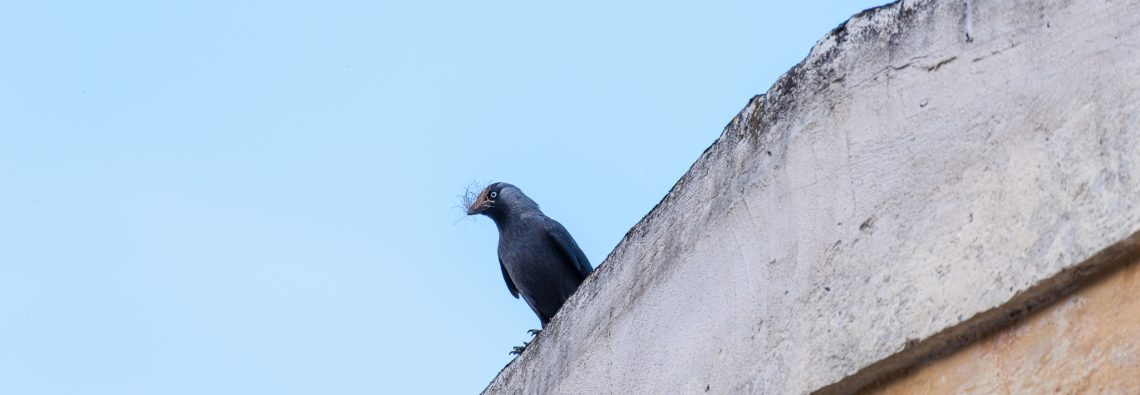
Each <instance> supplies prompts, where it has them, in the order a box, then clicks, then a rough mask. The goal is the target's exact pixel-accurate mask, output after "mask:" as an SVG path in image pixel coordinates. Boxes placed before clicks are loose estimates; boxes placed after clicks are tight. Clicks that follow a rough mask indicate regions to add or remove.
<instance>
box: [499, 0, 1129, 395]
mask: <svg viewBox="0 0 1140 395" xmlns="http://www.w3.org/2000/svg"><path fill="white" fill-rule="evenodd" d="M757 50H760V49H757ZM1138 126H1140V2H1135V1H1091V0H1073V1H1059V0H1034V1H977V0H972V1H904V2H902V3H894V4H891V5H888V6H885V7H882V8H878V9H875V10H870V11H867V12H864V13H861V14H859V15H856V16H855V17H853V18H852V19H851V20H849V21H848V22H847V23H846V24H845V25H844V26H841V27H840V28H838V29H836V30H835V31H833V32H831V33H830V34H828V35H827V36H826V37H824V38H823V39H822V40H820V42H819V43H818V44H817V45H816V46H815V48H814V49H812V51H811V54H810V55H809V56H808V57H807V59H805V60H804V62H803V63H801V64H800V65H798V66H796V67H795V68H793V69H792V70H791V71H789V72H788V73H787V74H786V75H785V76H784V77H783V78H782V79H781V80H780V81H779V82H778V83H777V84H776V85H775V86H774V87H773V88H772V89H771V90H769V91H768V93H767V94H766V95H762V96H757V97H756V98H754V99H753V100H752V101H751V102H749V103H748V105H747V106H746V107H745V108H744V110H743V111H742V112H741V113H740V114H739V115H738V116H737V117H736V118H735V119H733V120H732V122H731V123H730V124H729V125H728V126H727V127H726V129H725V131H724V133H723V135H722V136H721V137H720V138H719V139H718V140H717V141H716V143H714V144H713V145H712V146H711V147H709V149H708V150H707V151H706V152H705V153H704V154H703V155H702V156H701V157H700V159H698V160H697V162H696V163H695V164H694V165H693V167H692V168H691V169H690V170H689V172H688V173H687V174H686V175H685V176H684V177H682V178H681V180H680V181H678V183H677V185H676V186H675V187H674V188H673V189H672V190H671V191H670V192H669V193H668V195H666V196H665V198H664V199H663V200H662V201H661V203H660V204H659V205H658V206H657V207H655V208H654V209H653V210H652V211H651V212H650V213H649V214H648V215H646V216H645V218H644V219H643V220H642V221H641V222H640V223H638V224H637V225H636V226H635V227H634V228H633V229H632V230H631V231H630V232H629V234H627V235H626V237H625V238H624V239H623V240H622V241H621V243H620V244H619V245H618V246H617V247H616V248H615V249H614V251H613V252H612V253H611V254H610V256H609V257H608V258H607V259H606V260H605V262H604V263H603V264H602V265H601V267H600V269H599V270H598V271H597V272H596V273H595V274H594V275H593V276H592V277H591V278H590V279H588V280H587V281H586V283H585V284H583V286H582V288H580V289H579V291H578V293H577V294H575V296H574V297H573V298H572V299H571V300H570V301H569V302H567V305H566V306H565V307H564V308H563V310H562V312H561V313H560V314H559V316H558V317H556V319H555V320H554V322H553V323H552V324H551V325H550V326H549V327H548V328H547V329H546V331H545V332H544V333H542V334H541V335H540V336H539V338H538V339H537V340H536V341H535V342H534V343H532V344H531V346H530V347H529V348H528V349H527V351H526V352H525V353H524V354H523V355H522V356H520V357H519V358H518V359H516V360H515V361H514V362H512V363H511V364H510V365H508V366H507V367H506V368H504V369H503V371H502V372H501V373H500V374H499V375H498V376H497V377H496V378H495V379H494V381H492V382H491V384H490V385H489V386H488V388H487V392H489V393H628V392H636V393H676V392H687V393H693V392H710V393H738V392H752V393H779V394H784V393H807V392H814V391H819V392H822V393H847V392H851V391H855V390H858V389H860V388H863V387H864V386H865V385H867V384H868V383H871V382H874V381H877V380H881V379H882V378H884V377H886V376H887V375H889V374H891V373H892V372H895V371H897V370H898V369H903V368H907V367H911V366H914V365H915V364H917V363H921V362H924V361H926V360H929V359H930V358H932V357H934V356H938V355H941V354H945V353H948V352H951V351H953V350H956V349H958V348H960V347H962V346H963V345H964V344H965V343H968V342H971V341H973V340H974V339H976V338H978V337H980V336H982V335H984V334H986V333H989V332H990V330H991V329H992V328H994V327H995V326H999V325H1004V324H1007V323H1008V322H1009V321H1010V320H1014V319H1017V318H1019V317H1021V316H1024V315H1025V314H1026V312H1028V311H1030V310H1032V309H1033V308H1036V307H1039V306H1041V305H1043V304H1044V303H1046V302H1048V301H1050V300H1051V299H1053V298H1055V297H1056V296H1058V295H1061V294H1063V293H1064V292H1067V291H1068V290H1071V289H1072V288H1073V287H1074V286H1075V285H1077V284H1079V283H1080V282H1081V281H1082V280H1083V279H1085V278H1086V277H1088V276H1089V275H1092V274H1094V273H1096V272H1098V271H1099V270H1101V269H1102V268H1103V267H1106V266H1110V265H1116V264H1119V263H1120V262H1121V261H1123V260H1126V259H1129V254H1133V253H1134V252H1136V251H1140V233H1137V232H1138V231H1140V129H1138Z"/></svg>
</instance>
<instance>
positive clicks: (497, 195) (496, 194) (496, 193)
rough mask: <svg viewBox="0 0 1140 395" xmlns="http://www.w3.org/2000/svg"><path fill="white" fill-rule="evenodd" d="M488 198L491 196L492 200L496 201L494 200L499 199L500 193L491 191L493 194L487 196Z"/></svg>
mask: <svg viewBox="0 0 1140 395" xmlns="http://www.w3.org/2000/svg"><path fill="white" fill-rule="evenodd" d="M487 196H490V197H491V199H494V198H497V197H499V192H496V191H491V193H489V194H487Z"/></svg>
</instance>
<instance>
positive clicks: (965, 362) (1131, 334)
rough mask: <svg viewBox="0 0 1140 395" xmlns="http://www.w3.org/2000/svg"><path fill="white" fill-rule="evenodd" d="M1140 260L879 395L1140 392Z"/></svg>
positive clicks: (876, 391)
mask: <svg viewBox="0 0 1140 395" xmlns="http://www.w3.org/2000/svg"><path fill="white" fill-rule="evenodd" d="M1137 295H1140V257H1138V258H1137V259H1135V260H1134V261H1133V262H1132V263H1131V264H1130V265H1128V266H1127V267H1125V268H1123V269H1122V270H1119V271H1116V272H1114V273H1112V274H1111V275H1108V276H1104V277H1102V278H1100V279H1098V280H1097V281H1095V282H1094V283H1092V284H1090V285H1088V286H1087V287H1085V288H1083V289H1081V290H1079V291H1077V292H1076V293H1074V294H1073V295H1070V296H1067V297H1065V298H1064V299H1062V300H1059V301H1057V302H1056V303H1054V304H1052V305H1050V306H1049V307H1048V308H1046V309H1044V310H1042V311H1039V312H1036V313H1033V315H1032V316H1030V317H1027V318H1026V319H1025V320H1023V321H1021V322H1018V323H1017V324H1015V325H1013V326H1011V327H1009V328H1005V329H1003V330H1002V331H1000V332H997V333H995V334H992V335H990V336H987V337H986V338H985V339H983V340H981V341H979V342H977V343H976V344H972V345H970V346H969V347H967V348H965V349H963V350H960V351H958V352H955V353H954V354H953V355H950V356H947V357H946V358H944V359H940V360H937V361H934V362H932V363H930V364H929V365H926V366H923V367H921V368H919V369H917V370H915V371H914V372H912V373H910V374H908V375H906V376H904V377H901V378H898V379H896V380H892V381H889V382H887V383H884V384H883V385H881V386H880V387H878V388H875V389H874V390H872V391H868V393H873V394H882V395H890V394H1140V370H1138V369H1140V297H1137Z"/></svg>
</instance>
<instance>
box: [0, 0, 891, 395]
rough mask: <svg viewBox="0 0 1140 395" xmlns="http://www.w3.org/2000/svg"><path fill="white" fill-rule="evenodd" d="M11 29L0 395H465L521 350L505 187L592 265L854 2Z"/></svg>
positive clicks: (12, 25) (438, 7)
mask: <svg viewBox="0 0 1140 395" xmlns="http://www.w3.org/2000/svg"><path fill="white" fill-rule="evenodd" d="M536 3H549V2H529V1H518V2H500V1H490V2H478V1H464V2H437V1H415V2H413V1H408V2H399V3H390V2H383V1H381V2H342V1H323V2H305V3H302V2H286V1H184V2H173V1H137V2H123V1H81V2H80V1H76V2H54V1H22V2H8V3H6V4H5V5H4V6H3V7H0V393H3V394H116V395H123V394H379V393H473V392H477V391H479V390H481V389H483V387H484V386H485V385H486V384H487V382H489V381H490V379H491V378H492V377H494V375H495V373H496V372H498V370H499V369H500V368H502V366H503V365H504V364H506V363H507V362H508V361H509V360H510V358H511V357H510V356H509V355H507V351H509V350H510V348H511V347H512V346H515V345H519V344H521V342H522V341H524V340H528V339H529V336H528V335H527V334H526V330H527V329H531V328H536V327H537V326H538V320H537V319H536V318H535V317H534V315H533V313H531V311H530V309H529V308H527V307H526V305H525V303H524V302H522V301H521V300H516V299H514V298H512V297H511V296H510V295H509V294H508V292H507V288H506V286H505V285H504V284H503V280H502V277H501V275H500V273H499V268H498V263H497V261H496V257H495V248H496V240H497V237H498V236H497V234H496V232H495V227H494V225H493V224H492V223H491V221H489V220H488V219H486V218H477V219H471V218H464V216H463V213H462V211H461V210H459V209H458V204H459V196H460V195H461V194H462V193H463V192H464V189H465V187H467V186H468V185H469V184H471V183H472V182H476V181H477V182H487V181H508V182H511V183H514V184H516V185H518V186H519V187H521V188H522V189H523V190H524V191H526V192H527V193H528V194H529V195H530V196H531V197H532V198H534V199H535V200H536V201H538V202H539V204H541V205H542V207H543V209H544V210H545V211H546V213H547V214H548V215H550V216H551V217H553V218H555V219H557V220H559V221H560V222H562V223H563V224H564V225H565V226H566V227H567V228H568V229H569V230H570V232H571V233H572V234H573V235H574V237H575V238H576V239H577V240H578V243H579V244H580V245H581V246H582V248H583V249H584V250H585V252H586V255H588V256H589V258H590V260H591V262H593V263H594V264H595V265H597V264H599V263H601V262H602V260H603V259H604V258H605V257H606V255H607V254H608V253H609V252H610V250H611V249H612V248H613V247H614V246H615V245H616V244H617V242H618V241H619V240H620V239H621V237H622V236H623V235H624V234H625V232H626V231H627V230H629V228H630V227H631V226H633V225H634V224H635V223H636V222H637V221H638V220H639V219H640V218H641V217H642V216H643V215H645V213H647V212H648V210H649V209H651V208H652V207H653V205H654V204H656V203H657V202H658V201H659V200H660V199H661V197H662V196H664V194H665V193H666V192H667V191H668V190H669V188H670V187H671V186H672V185H673V184H674V182H676V180H677V179H678V178H679V177H680V176H681V175H682V174H683V173H684V172H685V170H686V169H688V167H689V165H690V164H692V162H693V161H694V160H695V159H696V158H697V157H698V156H699V155H700V153H701V152H702V151H703V150H704V149H705V148H706V147H707V146H708V145H709V144H711V143H712V142H713V141H714V140H715V139H716V138H717V136H719V135H720V132H721V129H722V128H723V127H724V125H725V124H726V123H728V121H729V120H730V119H731V118H732V117H733V116H734V115H735V114H736V113H737V112H738V111H739V110H740V109H741V108H742V107H743V106H744V105H745V104H746V103H747V101H748V99H749V98H751V97H752V96H753V95H755V94H758V93H763V92H764V91H766V90H767V89H768V87H770V86H771V85H772V83H773V82H775V80H776V78H777V77H779V76H780V75H781V74H783V73H784V72H785V71H786V70H787V69H788V68H790V67H791V66H792V65H794V64H795V63H797V62H798V61H800V60H801V59H803V57H804V56H806V55H807V53H808V51H809V49H810V48H811V46H812V45H813V44H814V43H815V42H816V40H818V39H820V38H822V37H823V36H824V35H825V34H826V33H827V32H828V31H829V30H830V29H832V28H834V27H835V26H836V25H838V24H839V23H841V22H843V21H844V20H846V19H847V17H849V16H850V15H852V14H854V13H856V12H858V11H860V10H862V9H865V8H868V7H871V6H874V5H876V4H877V3H876V2H869V1H854V2H852V1H845V2H838V1H834V2H832V1H802V2H768V3H765V2H755V1H741V2H661V1H630V2H610V1H572V2H563V3H561V4H536Z"/></svg>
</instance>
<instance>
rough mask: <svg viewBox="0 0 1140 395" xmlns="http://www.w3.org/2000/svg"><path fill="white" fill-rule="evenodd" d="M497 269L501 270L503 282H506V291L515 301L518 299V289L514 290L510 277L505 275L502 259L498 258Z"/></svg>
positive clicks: (505, 268)
mask: <svg viewBox="0 0 1140 395" xmlns="http://www.w3.org/2000/svg"><path fill="white" fill-rule="evenodd" d="M499 269H502V270H503V281H506V282H507V290H508V291H511V296H514V297H515V299H518V298H519V289H518V288H515V282H514V281H511V275H510V274H507V267H506V266H503V258H499Z"/></svg>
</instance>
